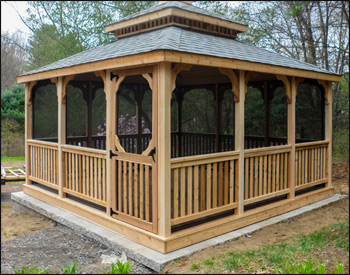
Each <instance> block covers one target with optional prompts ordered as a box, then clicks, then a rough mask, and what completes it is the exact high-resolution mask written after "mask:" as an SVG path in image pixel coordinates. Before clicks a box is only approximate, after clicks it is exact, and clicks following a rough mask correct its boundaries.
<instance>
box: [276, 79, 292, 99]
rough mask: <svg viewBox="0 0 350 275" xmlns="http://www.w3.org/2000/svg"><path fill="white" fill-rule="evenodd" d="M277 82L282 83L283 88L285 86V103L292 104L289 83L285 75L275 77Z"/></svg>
mask: <svg viewBox="0 0 350 275" xmlns="http://www.w3.org/2000/svg"><path fill="white" fill-rule="evenodd" d="M276 77H277V79H278V80H281V81H282V82H283V83H284V86H286V95H287V103H288V104H291V103H292V86H291V84H292V83H291V81H290V80H289V78H288V76H285V75H276Z"/></svg>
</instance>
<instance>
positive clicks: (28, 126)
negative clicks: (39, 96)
mask: <svg viewBox="0 0 350 275" xmlns="http://www.w3.org/2000/svg"><path fill="white" fill-rule="evenodd" d="M36 83H37V82H36V81H35V82H31V83H30V82H29V83H26V84H25V92H24V94H25V106H24V108H25V159H26V183H27V184H31V183H32V182H31V181H30V180H29V176H30V175H31V170H30V165H31V163H30V152H29V146H28V139H31V138H32V121H31V119H32V117H31V114H32V96H31V94H32V88H33V87H34V86H35V85H36Z"/></svg>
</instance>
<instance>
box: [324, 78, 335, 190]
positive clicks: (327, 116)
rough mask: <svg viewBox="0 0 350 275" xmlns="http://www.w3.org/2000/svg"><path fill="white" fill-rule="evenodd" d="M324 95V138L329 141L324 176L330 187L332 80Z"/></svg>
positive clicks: (327, 185)
mask: <svg viewBox="0 0 350 275" xmlns="http://www.w3.org/2000/svg"><path fill="white" fill-rule="evenodd" d="M324 93H325V97H326V98H327V100H326V104H325V120H326V121H325V126H326V127H325V130H326V133H325V138H326V140H327V141H328V142H329V143H328V148H327V161H326V177H327V178H328V181H327V183H326V187H332V104H333V98H332V82H331V81H329V82H328V85H327V88H326V89H324Z"/></svg>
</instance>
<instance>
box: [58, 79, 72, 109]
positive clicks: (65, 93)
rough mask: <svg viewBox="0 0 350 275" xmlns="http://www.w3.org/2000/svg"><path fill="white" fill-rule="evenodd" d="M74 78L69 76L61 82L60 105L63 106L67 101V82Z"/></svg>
mask: <svg viewBox="0 0 350 275" xmlns="http://www.w3.org/2000/svg"><path fill="white" fill-rule="evenodd" d="M74 77H75V75H69V76H66V77H65V78H64V80H63V83H62V103H63V104H66V100H67V85H68V83H69V81H71V80H73V79H74ZM56 85H57V84H56Z"/></svg>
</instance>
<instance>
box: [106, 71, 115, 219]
mask: <svg viewBox="0 0 350 275" xmlns="http://www.w3.org/2000/svg"><path fill="white" fill-rule="evenodd" d="M111 72H112V70H107V71H106V75H105V79H104V84H105V93H106V174H107V175H106V182H107V188H106V189H107V190H106V191H107V210H106V212H107V215H108V216H110V215H111V208H112V207H115V206H116V205H113V203H112V201H114V202H116V200H115V199H113V198H112V195H113V194H115V192H112V188H113V183H115V180H116V179H115V173H114V172H115V169H116V162H115V160H113V159H111V158H109V152H110V150H112V151H113V152H114V151H115V144H114V140H115V135H116V109H117V106H116V79H115V78H113V79H112V80H111V79H110V75H111Z"/></svg>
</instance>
